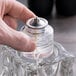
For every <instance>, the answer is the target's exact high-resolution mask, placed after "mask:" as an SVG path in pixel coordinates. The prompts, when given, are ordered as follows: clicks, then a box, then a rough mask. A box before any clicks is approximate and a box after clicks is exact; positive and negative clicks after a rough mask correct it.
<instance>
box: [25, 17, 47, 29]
mask: <svg viewBox="0 0 76 76" xmlns="http://www.w3.org/2000/svg"><path fill="white" fill-rule="evenodd" d="M26 25H27V26H28V27H30V28H44V27H46V26H47V25H48V21H47V20H46V19H44V18H40V17H36V18H31V19H29V20H28V21H27V23H26Z"/></svg>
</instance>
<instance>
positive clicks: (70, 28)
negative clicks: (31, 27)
mask: <svg viewBox="0 0 76 76" xmlns="http://www.w3.org/2000/svg"><path fill="white" fill-rule="evenodd" d="M18 1H20V2H21V3H23V4H24V5H26V6H27V7H28V8H29V9H30V10H32V11H33V12H34V13H35V14H36V15H38V16H39V17H44V18H46V19H47V20H48V22H49V24H50V25H51V26H52V27H53V28H54V40H55V41H57V42H59V43H61V44H62V45H63V46H64V48H65V49H66V50H67V51H69V52H70V53H72V54H74V55H75V56H76V0H57V1H55V0H18ZM67 6H68V7H67ZM22 25H23V23H22V22H19V28H20V27H21V26H22ZM74 67H76V64H75V65H74ZM74 69H75V68H74ZM74 76H76V69H75V70H74Z"/></svg>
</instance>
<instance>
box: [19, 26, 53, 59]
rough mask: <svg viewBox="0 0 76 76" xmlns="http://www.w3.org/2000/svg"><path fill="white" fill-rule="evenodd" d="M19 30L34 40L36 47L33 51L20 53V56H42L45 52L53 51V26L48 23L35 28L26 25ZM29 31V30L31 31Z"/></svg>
mask: <svg viewBox="0 0 76 76" xmlns="http://www.w3.org/2000/svg"><path fill="white" fill-rule="evenodd" d="M21 30H22V31H23V32H24V33H25V34H27V35H29V36H30V37H31V38H32V39H33V40H34V41H35V42H36V49H35V50H34V51H33V52H22V53H20V56H21V57H28V58H33V59H34V58H43V57H46V56H47V54H52V53H53V28H52V27H51V26H50V25H47V26H46V27H45V28H40V29H36V30H35V29H32V28H29V27H28V26H26V27H24V28H22V29H21ZM29 31H31V33H30V32H29ZM32 32H35V33H32ZM37 32H40V33H37Z"/></svg>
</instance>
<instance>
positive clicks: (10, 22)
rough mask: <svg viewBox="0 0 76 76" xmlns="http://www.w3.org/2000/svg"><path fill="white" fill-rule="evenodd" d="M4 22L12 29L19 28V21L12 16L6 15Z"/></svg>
mask: <svg viewBox="0 0 76 76" xmlns="http://www.w3.org/2000/svg"><path fill="white" fill-rule="evenodd" d="M3 20H4V22H5V23H6V24H7V25H9V26H10V27H11V28H13V29H16V28H17V20H16V19H15V18H13V17H11V16H8V15H5V16H4V17H3Z"/></svg>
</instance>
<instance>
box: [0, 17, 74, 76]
mask: <svg viewBox="0 0 76 76" xmlns="http://www.w3.org/2000/svg"><path fill="white" fill-rule="evenodd" d="M40 20H43V19H42V18H41V19H40ZM43 21H44V22H46V21H45V20H43ZM43 21H40V23H41V24H44V25H45V23H44V22H43ZM46 23H47V22H46ZM38 25H39V24H38ZM44 25H42V26H44ZM42 26H40V28H39V27H38V28H37V27H35V28H32V26H31V27H28V26H26V27H24V28H22V29H21V31H22V32H24V33H26V34H27V35H29V36H30V37H31V38H32V39H33V40H35V42H36V49H35V50H34V52H18V51H17V50H15V49H13V48H11V47H8V46H5V45H0V76H73V68H72V67H73V63H74V56H73V55H72V54H70V53H68V52H67V51H66V50H65V49H64V48H63V46H62V45H61V44H59V43H57V42H55V41H54V40H53V39H54V38H53V28H52V27H51V26H50V25H48V24H47V26H45V27H42Z"/></svg>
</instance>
